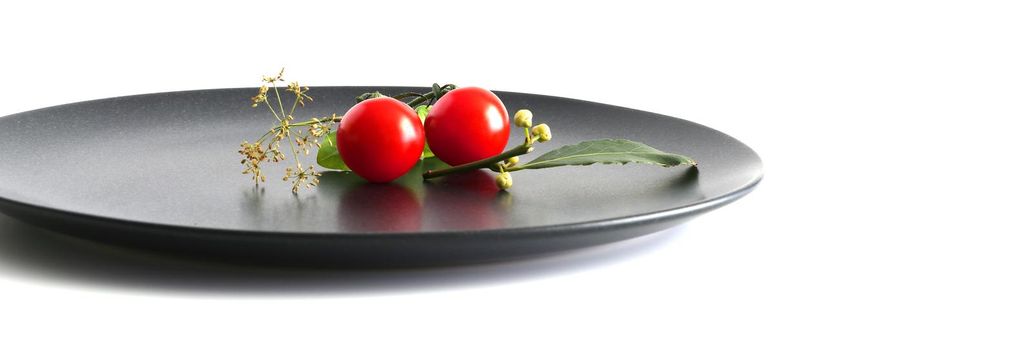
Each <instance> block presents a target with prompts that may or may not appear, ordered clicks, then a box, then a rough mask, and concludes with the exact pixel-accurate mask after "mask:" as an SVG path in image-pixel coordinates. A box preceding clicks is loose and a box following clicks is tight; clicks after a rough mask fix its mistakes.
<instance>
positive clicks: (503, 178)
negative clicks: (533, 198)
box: [495, 173, 513, 191]
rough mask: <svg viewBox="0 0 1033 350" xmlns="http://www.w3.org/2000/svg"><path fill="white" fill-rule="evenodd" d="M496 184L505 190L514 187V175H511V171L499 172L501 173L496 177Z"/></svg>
mask: <svg viewBox="0 0 1033 350" xmlns="http://www.w3.org/2000/svg"><path fill="white" fill-rule="evenodd" d="M495 186H498V188H499V189H500V190H503V191H505V190H507V189H509V188H510V187H513V176H512V175H509V173H499V175H498V176H496V177H495Z"/></svg>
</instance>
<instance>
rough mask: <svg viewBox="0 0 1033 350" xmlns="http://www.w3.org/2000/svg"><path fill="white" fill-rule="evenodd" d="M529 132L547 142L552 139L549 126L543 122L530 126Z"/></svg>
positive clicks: (539, 139)
mask: <svg viewBox="0 0 1033 350" xmlns="http://www.w3.org/2000/svg"><path fill="white" fill-rule="evenodd" d="M531 133H533V134H534V136H538V141H541V142H549V140H552V131H551V130H549V126H548V125H545V124H538V125H536V126H535V127H534V128H531Z"/></svg>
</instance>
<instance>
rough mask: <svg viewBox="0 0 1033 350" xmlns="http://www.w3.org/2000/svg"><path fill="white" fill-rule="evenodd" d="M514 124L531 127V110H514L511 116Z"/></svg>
mask: <svg viewBox="0 0 1033 350" xmlns="http://www.w3.org/2000/svg"><path fill="white" fill-rule="evenodd" d="M513 121H514V124H516V126H519V127H521V128H530V127H531V111H529V110H526V109H521V110H519V111H517V112H516V116H514V117H513Z"/></svg>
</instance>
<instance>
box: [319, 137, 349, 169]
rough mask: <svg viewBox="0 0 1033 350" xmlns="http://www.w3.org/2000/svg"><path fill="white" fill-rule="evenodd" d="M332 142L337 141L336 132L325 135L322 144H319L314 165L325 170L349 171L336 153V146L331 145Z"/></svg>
mask: <svg viewBox="0 0 1033 350" xmlns="http://www.w3.org/2000/svg"><path fill="white" fill-rule="evenodd" d="M333 140H337V132H336V131H335V132H331V133H330V134H329V135H326V137H324V138H323V142H320V143H319V153H316V163H318V164H319V166H322V167H324V168H327V169H334V170H344V171H349V170H351V169H349V168H348V166H347V165H345V164H344V160H342V159H341V155H340V154H339V153H337V145H335V144H334V143H333Z"/></svg>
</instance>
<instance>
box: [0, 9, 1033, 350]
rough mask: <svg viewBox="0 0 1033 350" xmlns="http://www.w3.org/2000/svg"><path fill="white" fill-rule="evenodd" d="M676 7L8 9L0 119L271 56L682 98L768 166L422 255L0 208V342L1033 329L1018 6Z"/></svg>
mask: <svg viewBox="0 0 1033 350" xmlns="http://www.w3.org/2000/svg"><path fill="white" fill-rule="evenodd" d="M673 3H674V2H664V3H652V2H647V1H630V2H623V3H622V4H601V3H600V4H592V5H590V6H589V5H586V4H587V3H586V4H578V5H574V4H569V5H568V4H564V3H561V2H558V1H549V2H533V1H532V2H528V1H523V2H520V3H519V4H517V3H516V2H514V3H512V4H509V5H499V4H489V3H488V2H467V3H455V4H452V3H445V2H438V1H424V2H404V1H385V2H383V3H379V4H378V3H377V2H374V1H362V2H357V3H354V4H344V2H338V3H334V4H330V3H325V4H324V3H314V2H302V1H280V2H274V3H260V2H248V3H242V4H222V3H219V2H215V1H207V2H198V3H190V2H185V1H177V2H168V3H166V4H151V3H149V2H128V3H122V4H115V3H100V2H97V1H89V2H87V1H83V2H76V3H47V2H41V1H31V2H30V1H22V2H15V3H8V4H5V5H4V9H3V11H2V12H0V38H2V41H0V47H2V48H0V51H2V53H0V63H2V64H0V67H2V71H0V72H2V73H0V76H2V77H3V78H4V79H5V83H4V84H2V85H0V96H2V98H3V103H0V115H6V114H11V113H16V112H20V111H25V110H30V109H35V108H40V107H46V106H49V105H54V104H62V103H68V102H73V101H80V100H88V99H94V98H103V97H111V96H119V95H128V94H138V93H148V92H161V91H170V90H189V89H204V88H221V87H240V86H254V85H256V84H257V83H259V82H258V80H257V78H258V77H259V76H260V75H261V74H272V73H274V72H275V70H277V69H278V68H279V67H281V66H287V67H288V73H289V75H290V77H291V78H294V79H299V80H301V81H302V82H303V83H306V84H309V85H428V84H430V83H432V82H454V83H457V84H460V85H477V86H483V87H488V88H492V89H497V90H508V91H520V92H532V93H541V94H551V95H560V96H566V97H573V98H579V99H586V100H592V101H599V102H605V103H610V104H616V105H622V106H627V107H632V108H637V109H644V110H649V111H653V112H659V113H663V114H668V115H673V116H677V117H681V118H686V119H690V120H693V121H696V122H700V123H702V124H705V125H708V126H711V127H714V128H716V129H718V130H722V131H724V132H726V133H728V134H730V135H733V136H735V137H737V138H739V139H740V140H742V141H743V142H745V143H747V144H749V145H750V146H752V147H753V148H754V149H755V150H757V152H758V153H759V154H760V155H761V157H762V158H763V159H764V161H765V174H766V176H765V179H764V181H763V182H762V183H761V185H760V186H759V187H758V188H757V190H756V191H755V192H753V193H752V194H750V195H748V196H747V197H745V198H744V199H742V200H741V201H738V202H735V203H733V204H731V205H730V206H728V207H725V208H722V209H720V210H717V211H714V212H712V213H709V214H706V215H704V216H702V217H700V218H698V219H696V220H693V221H691V222H689V223H688V224H686V225H683V226H680V227H678V228H676V229H673V230H669V231H667V232H663V233H661V234H658V235H654V236H650V237H647V238H644V239H639V240H635V241H631V242H626V243H623V244H618V245H615V246H610V247H606V248H602V249H592V250H589V251H584V252H579V253H575V254H569V255H564V256H560V257H555V258H548V259H545V260H535V261H530V262H522V263H515V264H505V265H495V266H474V267H466V268H458V269H446V270H432V271H399V272H390V273H385V272H370V273H363V272H352V273H345V272H334V271H314V272H298V271H293V272H292V271H271V270H255V269H247V268H239V267H225V266H208V265H200V264H195V263H191V262H184V261H179V260H174V259H166V258H156V257H151V256H149V255H146V254H141V253H136V252H127V251H123V250H118V249H111V248H106V247H102V246H97V245H93V244H89V243H83V242H79V241H74V240H68V239H64V238H60V237H57V236H53V235H46V234H44V233H43V232H41V231H38V230H34V229H32V228H29V227H26V226H24V225H21V224H18V223H16V222H14V221H13V220H12V219H10V218H9V217H6V216H0V229H2V230H4V232H0V348H3V349H30V348H51V349H53V348H104V349H114V348H164V349H194V348H219V349H237V348H249V349H256V348H278V349H286V348H293V349H314V348H343V347H349V348H362V349H366V348H410V349H416V348H418V349H425V348H447V349H455V348H513V349H536V348H608V347H615V348H643V349H646V348H678V349H685V348H693V347H694V348H704V349H747V348H752V349H756V348H785V349H844V348H845V349H871V348H897V349H916V348H926V349H943V348H959V349H962V348H968V349H1023V348H1024V349H1028V348H1031V347H1033V333H1031V332H1030V330H1031V328H1033V283H1031V273H1033V254H1031V251H1033V238H1031V236H1030V235H1031V234H1033V230H1031V228H1033V227H1031V226H1033V225H1030V223H1029V221H1028V220H1029V214H1030V208H1031V206H1030V199H1029V198H1030V196H1031V195H1033V191H1031V187H1033V186H1031V185H1030V183H1031V181H1033V178H1031V175H1033V174H1031V171H1030V170H1031V166H1030V164H1031V163H1033V156H1031V153H1030V151H1031V150H1033V147H1031V146H1033V143H1031V142H1030V141H1029V135H1030V133H1031V132H1033V128H1031V127H1030V123H1029V120H1030V118H1031V117H1033V113H1031V112H1033V100H1031V96H1033V46H1031V44H1033V41H1031V39H1033V21H1031V18H1033V11H1031V9H1030V7H1029V6H1028V5H1027V4H1028V3H1026V2H1022V1H1014V2H1005V1H967V2H966V1H852V2H831V1H786V2H771V1H710V2H694V3H686V4H681V5H678V6H677V7H673V6H674V5H673ZM68 118H75V116H74V115H70V116H68ZM53 136H54V137H76V135H53ZM39 147H47V142H46V140H39ZM0 152H2V150H0ZM0 166H11V165H10V164H3V165H0ZM26 176H31V174H26ZM41 186H45V184H41ZM16 231H17V232H16Z"/></svg>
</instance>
